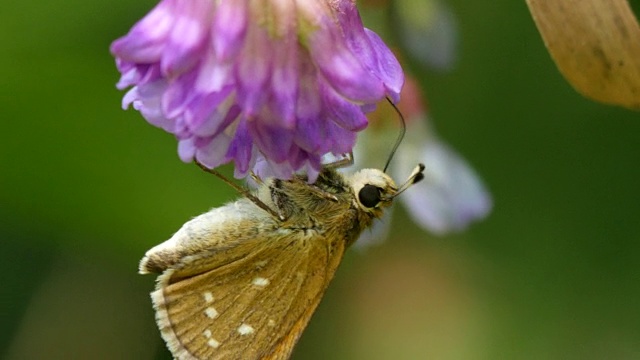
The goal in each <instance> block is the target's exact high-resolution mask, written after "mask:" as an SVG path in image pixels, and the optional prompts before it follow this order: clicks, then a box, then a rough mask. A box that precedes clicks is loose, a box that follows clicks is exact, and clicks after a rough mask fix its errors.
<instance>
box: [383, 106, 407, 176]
mask: <svg viewBox="0 0 640 360" xmlns="http://www.w3.org/2000/svg"><path fill="white" fill-rule="evenodd" d="M387 101H388V102H389V104H391V106H392V107H393V109H394V110H395V111H396V113H397V114H398V116H399V117H400V123H401V124H402V128H401V129H400V134H399V135H398V138H397V139H396V143H395V144H394V145H393V149H391V154H389V158H388V159H387V163H386V164H385V165H384V170H382V171H384V172H385V173H386V172H387V168H388V167H389V164H391V159H393V155H395V154H396V150H398V147H399V146H400V143H401V142H402V139H404V134H405V133H406V132H407V124H406V122H405V121H404V116H403V115H402V112H401V111H400V109H398V107H397V106H396V104H394V103H393V101H391V99H389V97H388V96H387Z"/></svg>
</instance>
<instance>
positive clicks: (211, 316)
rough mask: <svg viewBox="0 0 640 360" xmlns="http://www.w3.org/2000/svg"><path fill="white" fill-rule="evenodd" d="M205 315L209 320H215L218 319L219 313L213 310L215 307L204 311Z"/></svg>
mask: <svg viewBox="0 0 640 360" xmlns="http://www.w3.org/2000/svg"><path fill="white" fill-rule="evenodd" d="M204 313H205V314H206V315H207V317H208V318H209V319H215V318H217V317H218V312H217V311H216V309H214V308H213V306H209V307H208V308H206V309H205V310H204Z"/></svg>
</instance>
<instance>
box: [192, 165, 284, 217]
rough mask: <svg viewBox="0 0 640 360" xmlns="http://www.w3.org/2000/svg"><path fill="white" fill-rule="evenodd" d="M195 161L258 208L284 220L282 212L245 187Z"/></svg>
mask: <svg viewBox="0 0 640 360" xmlns="http://www.w3.org/2000/svg"><path fill="white" fill-rule="evenodd" d="M195 163H196V165H198V166H199V167H200V168H201V169H202V170H204V171H206V172H208V173H210V174H213V175H215V176H217V177H218V178H220V179H221V180H222V181H224V182H225V183H227V184H228V185H229V186H231V187H232V188H233V189H235V190H236V191H237V192H239V193H240V194H242V195H244V196H245V197H246V198H247V199H249V200H251V201H252V202H253V203H254V204H256V205H257V206H258V207H259V208H261V209H262V210H264V211H266V212H268V213H269V214H271V215H272V216H273V217H275V218H277V219H279V220H280V221H284V220H285V217H284V216H283V215H282V214H280V212H276V211H274V210H273V209H272V208H270V207H269V206H268V205H267V204H265V203H264V202H262V200H260V199H258V198H257V197H256V196H255V195H253V194H252V193H251V192H250V191H248V190H247V189H245V188H243V187H241V186H238V185H237V184H236V183H234V182H233V181H231V180H229V179H228V178H227V177H226V176H224V175H222V174H221V173H219V172H218V171H216V170H214V169H209V168H208V167H206V166H204V165H202V164H201V163H200V162H198V161H197V160H196V161H195Z"/></svg>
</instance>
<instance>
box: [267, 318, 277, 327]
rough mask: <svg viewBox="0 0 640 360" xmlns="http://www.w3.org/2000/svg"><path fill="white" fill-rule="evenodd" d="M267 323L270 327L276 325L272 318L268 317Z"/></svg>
mask: <svg viewBox="0 0 640 360" xmlns="http://www.w3.org/2000/svg"><path fill="white" fill-rule="evenodd" d="M267 325H269V326H270V327H274V326H276V322H275V321H273V319H269V322H268V323H267Z"/></svg>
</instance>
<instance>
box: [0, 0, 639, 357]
mask: <svg viewBox="0 0 640 360" xmlns="http://www.w3.org/2000/svg"><path fill="white" fill-rule="evenodd" d="M154 4H155V1H152V0H144V1H124V0H115V1H109V2H105V1H79V0H67V1H64V2H63V1H49V2H34V1H24V2H5V3H4V4H3V6H2V11H0V44H2V51H1V53H2V56H0V119H1V120H2V128H3V133H4V134H5V135H3V136H2V137H3V139H2V141H1V142H0V147H1V148H0V150H1V151H0V159H1V160H0V219H1V220H0V271H1V273H2V275H3V276H2V286H1V287H0V324H1V325H0V332H1V334H0V335H1V336H0V349H2V350H0V354H1V355H0V356H2V357H3V358H7V359H168V358H170V355H169V353H168V352H167V351H166V349H165V347H164V344H163V343H162V340H161V339H160V336H159V332H158V330H157V328H156V327H155V323H154V319H153V312H152V309H151V305H150V300H149V297H148V293H149V291H150V290H151V289H152V288H153V284H154V277H153V276H140V275H138V274H137V264H138V261H139V259H140V258H141V256H142V255H143V254H144V252H145V251H146V250H147V249H148V248H150V247H151V246H153V245H155V244H157V243H159V242H161V241H163V240H165V239H167V238H168V237H169V236H170V235H171V234H172V233H173V232H174V231H176V230H177V229H178V228H179V227H180V226H181V225H182V224H183V223H184V221H185V220H187V219H189V218H190V217H192V216H194V215H196V214H199V213H201V212H204V211H206V210H207V209H208V208H210V207H212V206H217V205H219V204H222V203H223V202H225V201H228V200H231V199H233V198H235V197H236V195H235V194H234V193H233V191H231V190H230V189H229V188H228V187H227V186H226V185H224V184H222V183H221V182H220V181H219V180H218V179H215V178H213V177H212V176H210V175H207V174H205V173H203V172H202V171H200V170H198V169H197V168H196V167H195V166H192V165H185V164H183V163H181V162H180V161H179V159H178V157H177V154H176V141H175V140H174V139H173V138H172V136H170V135H168V134H165V133H163V132H162V131H161V130H158V129H155V128H153V127H151V126H150V125H148V124H147V123H146V122H145V121H144V120H143V119H142V118H141V116H140V115H139V114H138V113H137V112H135V111H126V112H125V111H122V110H121V108H120V101H121V98H122V96H123V93H121V92H119V91H117V90H116V89H115V87H114V84H115V82H116V81H117V79H118V76H119V75H118V74H117V72H116V70H115V67H114V61H113V59H112V58H111V56H110V55H109V52H108V46H109V44H110V42H111V41H112V40H113V39H115V38H117V37H119V36H121V35H123V34H124V33H126V31H128V29H129V28H130V27H131V25H132V24H133V23H134V22H135V21H137V20H138V19H139V18H140V17H141V16H143V15H144V14H145V13H146V12H147V11H148V10H149V9H150V8H151V7H152V6H153V5H154ZM449 4H450V5H451V6H452V8H453V10H454V11H455V13H456V14H457V18H458V24H459V31H460V39H461V42H460V47H459V49H460V50H459V54H458V56H459V60H458V62H457V64H456V67H455V69H454V70H453V71H451V72H449V73H446V74H441V73H437V72H433V71H430V70H426V69H425V70H424V71H423V72H420V70H419V69H418V68H417V67H414V71H418V74H417V75H418V77H419V78H420V79H421V81H422V84H423V86H424V88H425V91H426V94H427V97H428V102H429V109H430V114H431V115H432V118H433V119H434V121H435V123H436V126H437V128H438V130H439V132H440V134H441V136H442V137H444V138H445V139H446V140H447V141H448V142H449V143H451V144H452V145H453V146H454V147H455V148H457V149H458V150H459V151H460V152H461V153H462V154H464V156H465V157H466V158H467V159H468V160H469V161H470V163H471V164H473V166H474V167H475V169H476V170H477V171H478V173H479V174H480V175H481V176H482V177H483V179H484V181H485V183H486V184H487V185H488V187H489V188H490V190H491V192H492V194H493V197H494V211H493V213H492V214H491V215H490V217H489V218H488V219H487V220H486V221H484V222H481V223H479V224H476V225H474V226H473V227H472V228H471V229H470V230H469V231H467V232H465V233H464V234H460V235H456V236H448V237H444V238H438V237H434V236H431V235H429V234H427V233H425V232H423V231H422V230H420V229H419V228H417V227H416V226H415V225H413V224H411V223H410V222H409V221H408V220H406V219H405V216H404V215H405V214H404V213H403V212H402V210H401V209H399V211H397V212H396V213H395V214H394V215H395V220H394V224H395V229H394V231H393V236H392V238H390V239H389V240H388V241H387V242H386V243H384V244H383V245H381V246H378V247H373V248H371V249H368V250H366V251H353V250H352V251H350V252H349V254H348V255H347V257H346V259H345V262H344V264H343V266H342V267H341V269H340V270H339V272H338V274H337V277H336V279H335V281H334V283H333V284H332V286H331V287H330V289H329V290H328V292H327V295H326V297H325V299H324V300H323V302H322V303H321V305H320V307H319V309H318V311H317V313H316V314H315V315H314V317H313V319H312V322H311V324H310V326H309V328H308V329H307V331H306V332H305V334H304V335H303V337H302V340H301V342H300V343H299V346H298V348H297V349H296V352H295V354H294V358H296V359H427V358H428V359H639V358H640V262H639V261H638V259H639V258H640V256H639V255H640V241H639V240H640V227H639V226H638V215H640V201H639V200H640V196H639V193H640V187H639V184H640V167H639V166H638V165H639V161H638V160H640V142H639V141H638V140H639V139H640V116H639V115H640V114H638V113H636V112H631V111H628V110H624V109H620V108H615V107H610V106H604V105H600V104H596V103H593V102H591V101H589V100H586V99H584V98H582V97H581V96H580V95H578V94H577V93H575V92H574V91H573V90H572V88H571V87H570V86H569V85H568V84H567V83H566V82H565V81H564V80H563V78H562V77H561V76H560V74H559V73H558V71H557V70H556V68H555V66H554V64H553V63H552V61H551V59H550V57H549V55H548V54H547V52H546V50H545V48H544V46H543V44H542V41H541V39H540V36H539V34H538V33H537V30H536V28H535V26H534V24H533V21H532V20H531V18H530V16H529V13H528V11H527V8H526V5H525V3H524V1H513V0H503V1H489V2H484V1H482V2H471V1H464V0H455V1H454V0H451V1H449ZM367 25H369V26H371V27H374V28H375V25H373V24H367ZM427 165H428V164H427ZM227 170H228V169H227Z"/></svg>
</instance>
